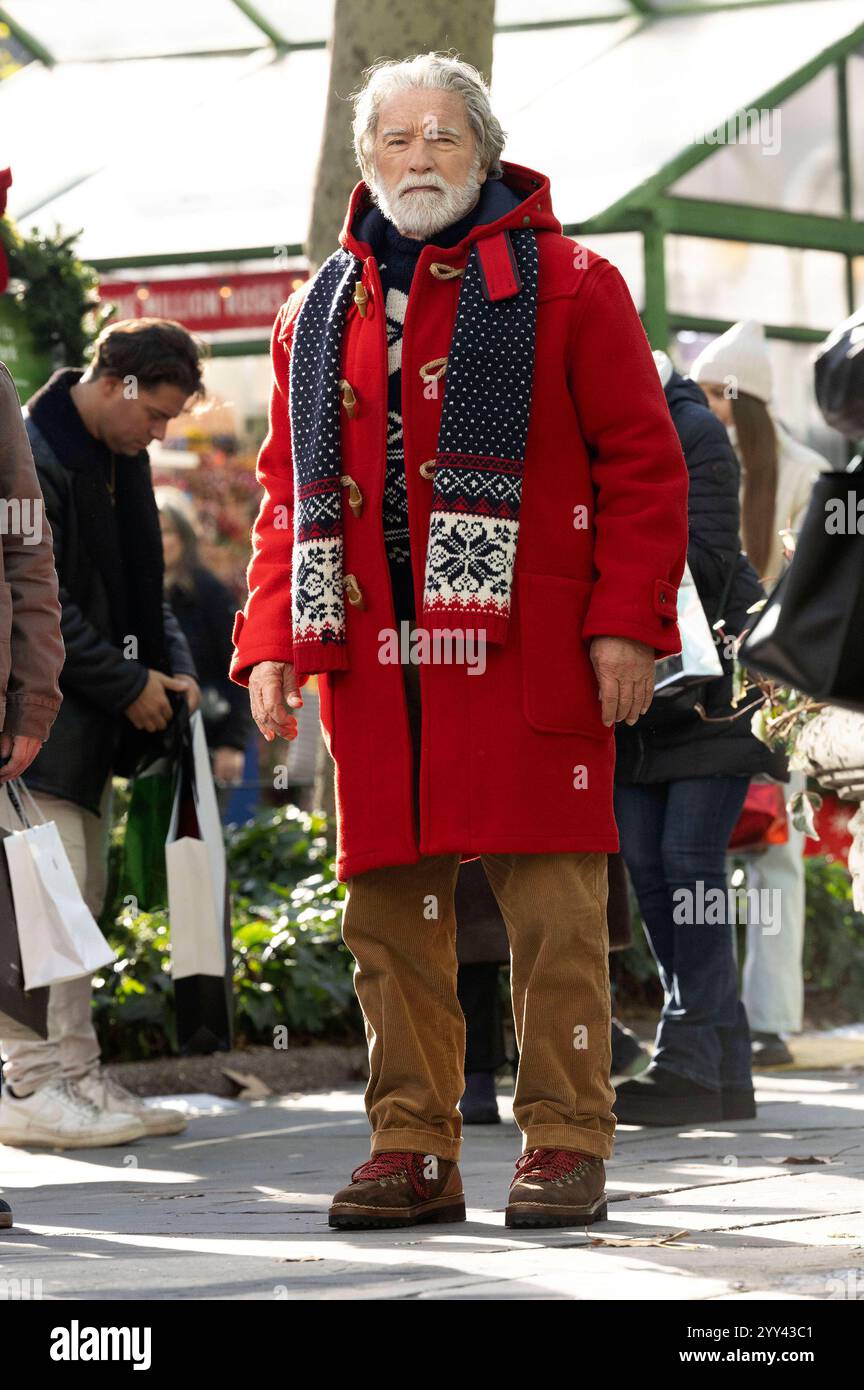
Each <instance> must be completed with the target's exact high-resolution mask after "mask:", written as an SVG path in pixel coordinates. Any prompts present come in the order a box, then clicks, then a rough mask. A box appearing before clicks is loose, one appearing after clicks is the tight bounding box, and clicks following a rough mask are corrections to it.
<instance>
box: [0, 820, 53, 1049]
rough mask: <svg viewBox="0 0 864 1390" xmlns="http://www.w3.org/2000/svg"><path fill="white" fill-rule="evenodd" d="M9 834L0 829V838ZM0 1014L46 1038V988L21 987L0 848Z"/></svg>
mask: <svg viewBox="0 0 864 1390" xmlns="http://www.w3.org/2000/svg"><path fill="white" fill-rule="evenodd" d="M11 833H12V832H11V831H9V830H2V829H0V839H4V840H5V839H6V838H7V836H9V835H10V834H11ZM0 1013H4V1014H7V1015H8V1017H9V1018H14V1020H15V1022H16V1023H23V1024H24V1026H25V1028H30V1029H32V1030H33V1032H34V1033H37V1034H38V1036H39V1037H40V1038H47V1037H48V987H47V985H46V986H45V987H44V988H41V989H29V990H28V989H25V988H24V971H23V968H22V965H21V947H20V945H19V942H18V922H17V918H16V916H15V903H14V901H13V898H12V884H11V883H10V881H9V865H8V864H7V862H6V851H5V849H4V848H3V846H2V845H0Z"/></svg>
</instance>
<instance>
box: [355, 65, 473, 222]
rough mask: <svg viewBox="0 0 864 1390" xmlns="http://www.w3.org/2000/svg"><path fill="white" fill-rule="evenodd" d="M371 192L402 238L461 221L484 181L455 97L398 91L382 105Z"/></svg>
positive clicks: (429, 91) (462, 108)
mask: <svg viewBox="0 0 864 1390" xmlns="http://www.w3.org/2000/svg"><path fill="white" fill-rule="evenodd" d="M372 162H373V166H374V171H375V172H374V178H373V192H374V194H375V197H376V200H377V202H378V204H379V206H380V208H381V211H382V212H383V213H384V215H385V217H389V218H390V220H391V221H392V222H393V223H394V224H395V225H396V227H397V229H398V230H399V232H401V234H402V235H403V236H408V237H414V238H416V239H418V240H424V239H425V238H427V237H430V236H433V235H434V234H435V232H438V231H440V230H441V228H442V227H447V226H449V225H450V224H451V223H452V222H456V221H458V220H459V218H460V217H463V216H464V215H465V213H466V212H468V211H469V209H470V208H472V207H473V206H474V204H475V203H476V201H477V198H478V196H479V192H480V187H481V185H482V184H483V183H484V182H485V180H486V171H485V169H478V168H476V163H477V142H476V140H475V138H474V133H473V131H472V130H471V127H470V125H469V122H468V117H467V114H466V111H465V103H464V101H463V100H462V98H461V97H460V96H457V95H456V93H455V92H438V91H435V90H432V89H420V90H408V91H404V92H397V93H395V94H394V95H393V96H392V97H389V98H388V99H387V100H386V101H384V102H382V104H381V107H380V109H379V111H378V126H377V129H376V131H375V141H374V144H373V148H372Z"/></svg>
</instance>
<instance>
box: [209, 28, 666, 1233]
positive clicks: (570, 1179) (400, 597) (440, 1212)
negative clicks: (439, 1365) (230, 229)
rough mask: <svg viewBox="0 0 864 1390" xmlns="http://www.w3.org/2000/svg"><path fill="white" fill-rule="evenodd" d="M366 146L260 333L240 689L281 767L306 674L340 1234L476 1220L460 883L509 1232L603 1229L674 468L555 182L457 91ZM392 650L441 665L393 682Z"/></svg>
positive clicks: (451, 86)
mask: <svg viewBox="0 0 864 1390" xmlns="http://www.w3.org/2000/svg"><path fill="white" fill-rule="evenodd" d="M354 144H355V151H356V154H357V159H358V163H359V165H360V169H361V172H362V174H363V181H362V182H361V183H359V184H358V185H357V186H356V188H355V189H354V192H353V194H352V197H351V202H350V206H349V209H348V213H347V216H346V219H345V223H344V226H343V229H342V233H341V235H340V238H339V241H340V249H339V250H338V251H336V252H334V254H333V255H332V256H330V257H328V259H327V260H326V261H325V262H324V264H323V265H322V266H321V268H320V270H319V271H318V272H317V274H316V275H315V276H314V277H313V279H312V280H311V281H310V282H309V283H308V284H307V285H306V286H304V288H303V289H302V290H301V291H298V292H297V294H296V295H294V296H292V298H291V299H290V300H289V301H288V302H287V304H286V305H285V306H284V307H283V309H282V311H281V313H280V315H279V317H278V319H277V322H276V324H275V327H274V332H273V344H272V352H273V372H274V383H273V393H272V397H271V407H270V432H269V434H268V437H267V439H266V440H265V443H264V445H263V448H262V452H261V456H260V459H259V465H258V474H259V478H260V479H261V481H262V482H263V484H264V486H265V495H264V499H263V501H262V505H261V511H260V513H259V516H258V520H257V522H256V524H255V528H254V532H253V555H252V561H251V563H250V567H249V575H248V579H249V599H248V601H247V604H246V608H245V610H244V611H243V612H242V613H240V614H238V617H237V622H236V625H235V631H234V641H235V647H236V653H235V658H234V661H233V663H232V676H233V678H234V679H235V680H237V681H238V682H239V683H241V684H248V686H249V689H250V696H251V703H252V712H253V715H254V716H255V719H256V722H257V724H258V726H259V728H260V729H261V731H262V732H263V733H264V735H265V737H267V738H268V739H273V738H275V737H277V736H281V737H283V738H288V739H290V738H292V737H294V736H295V735H296V728H297V722H296V711H297V710H298V709H299V708H300V707H301V706H302V697H301V694H300V687H302V685H303V684H304V682H305V681H306V680H308V678H309V676H310V675H312V674H316V675H317V676H318V686H319V692H320V711H321V723H322V727H323V730H324V736H325V739H326V742H327V746H328V749H329V751H330V754H331V755H332V757H333V760H334V763H335V785H336V804H337V854H336V873H337V876H338V878H339V879H340V881H343V882H345V883H346V884H347V897H346V903H345V915H344V919H343V927H342V934H343V939H344V941H345V943H346V945H347V946H348V948H349V950H350V951H351V953H352V955H353V956H354V958H355V961H356V969H355V973H354V983H355V988H356V991H357V995H358V998H359V1001H360V1004H361V1007H362V1010H363V1015H364V1019H365V1026H366V1036H367V1040H368V1045H369V1065H370V1078H369V1085H368V1087H367V1091H366V1109H367V1114H368V1116H369V1120H370V1124H371V1127H372V1157H371V1159H370V1160H369V1161H367V1162H366V1163H363V1164H361V1166H360V1167H359V1168H357V1169H355V1170H354V1172H353V1174H352V1180H351V1183H350V1184H349V1185H348V1186H347V1187H345V1188H344V1189H343V1190H342V1191H340V1192H338V1193H337V1194H336V1196H335V1198H334V1200H333V1204H332V1206H331V1209H330V1217H329V1219H330V1224H331V1225H333V1226H337V1227H349V1228H361V1227H376V1226H407V1225H412V1224H414V1223H416V1222H422V1221H436V1222H442V1221H458V1220H464V1219H465V1201H464V1195H463V1191H462V1182H461V1178H460V1175H459V1169H458V1167H457V1161H458V1159H459V1157H460V1152H461V1143H462V1130H461V1126H462V1117H461V1115H460V1113H459V1109H458V1102H459V1100H460V1097H461V1095H462V1092H463V1089H464V1055H465V1021H464V1018H463V1016H462V1012H461V1009H460V1007H459V1001H458V997H457V990H456V977H457V962H456V951H455V930H456V922H455V915H454V907H453V901H454V890H455V885H456V879H457V875H458V871H459V865H460V862H463V861H467V860H470V859H475V858H478V857H479V858H480V860H481V862H482V864H483V868H484V870H485V872H486V875H487V877H488V879H489V882H490V884H491V886H492V888H493V891H494V893H495V896H496V898H497V900H498V903H499V906H500V908H501V912H502V915H503V917H504V920H505V923H506V925H507V929H508V934H509V937H510V945H511V953H512V993H513V1005H514V1019H515V1026H516V1039H517V1044H518V1047H519V1053H520V1066H519V1074H518V1077H517V1082H516V1088H515V1095H514V1106H513V1110H514V1117H515V1119H516V1123H517V1125H518V1126H519V1128H520V1130H521V1131H522V1136H523V1152H522V1156H521V1157H520V1158H519V1160H518V1162H517V1165H516V1173H515V1176H514V1179H513V1183H512V1185H511V1188H510V1199H509V1203H508V1206H507V1213H506V1221H507V1224H508V1225H513V1226H566V1225H572V1224H579V1223H588V1222H593V1221H598V1220H602V1219H604V1218H605V1214H606V1199H605V1170H604V1163H603V1160H604V1159H605V1158H607V1157H608V1156H609V1155H610V1154H611V1152H612V1145H613V1136H614V1130H615V1119H614V1115H613V1113H612V1102H613V1100H614V1092H613V1090H612V1088H611V1086H610V1084H609V1067H610V1061H611V1035H610V1016H611V1011H610V998H609V972H608V930H607V925H606V893H607V884H606V856H607V854H608V853H609V852H611V851H614V850H617V849H618V835H617V830H616V827H615V819H614V814H613V808H612V775H613V768H614V757H615V752H614V737H613V731H614V724H615V721H616V720H626V721H628V722H630V723H633V722H635V720H636V719H637V718H638V717H639V716H640V714H641V713H642V712H643V711H644V710H646V709H647V707H648V705H649V703H650V701H651V697H652V687H653V675H654V661H655V659H656V658H657V657H658V656H662V655H665V654H667V653H671V652H676V651H678V650H679V648H680V642H679V639H678V632H677V626H676V596H677V585H678V583H679V580H680V578H681V574H682V570H683V564H684V555H685V551H686V542H687V515H686V491H687V477H686V470H685V467H684V461H683V457H682V454H681V450H680V446H679V444H678V438H677V435H676V434H675V431H674V428H673V426H672V423H671V420H670V418H669V412H668V410H667V408H666V402H665V399H664V397H663V392H662V389H661V387H660V383H659V379H658V377H657V372H656V368H655V366H654V360H653V358H652V356H651V351H650V348H649V346H648V342H647V340H646V338H645V334H644V331H643V329H642V325H641V322H640V320H639V316H638V313H637V312H636V309H635V306H634V304H633V301H632V299H631V298H630V295H629V293H628V291H627V287H626V285H625V283H624V281H623V279H622V277H621V275H620V274H619V272H618V271H617V270H616V269H615V267H614V266H612V265H610V263H609V262H608V261H606V260H605V259H604V258H603V257H601V256H597V255H595V254H593V253H592V252H590V251H588V250H587V249H586V248H584V247H581V246H579V245H577V244H576V243H575V242H573V241H572V240H570V239H569V238H568V237H565V236H563V235H562V230H561V223H560V222H559V221H558V219H557V218H556V217H555V215H554V213H553V211H552V206H551V197H550V191H549V180H548V179H547V178H546V177H545V176H544V175H542V174H539V173H537V172H536V171H535V170H533V169H528V168H524V167H522V166H520V165H516V164H510V163H506V162H502V161H501V159H500V155H501V151H502V149H503V145H504V133H503V131H502V130H501V127H500V125H499V123H498V121H497V120H496V118H495V116H494V114H493V112H492V110H491V106H490V101H489V94H488V90H487V88H486V85H485V83H484V82H483V79H482V78H481V76H480V74H479V73H478V72H476V70H475V69H474V68H471V67H470V66H469V65H468V64H467V63H463V62H461V61H459V60H458V59H454V58H451V57H445V56H441V55H438V54H422V55H419V56H418V57H416V58H413V59H410V60H407V61H405V62H392V63H391V62H384V63H381V64H378V65H376V67H375V68H373V69H372V70H371V71H370V73H369V74H367V80H366V83H365V85H364V87H363V89H362V91H360V92H359V93H358V94H357V96H356V98H355V117H354ZM613 363H614V367H615V370H614V371H611V370H610V367H611V365H612V364H613ZM406 632H407V633H408V634H410V635H411V637H412V639H413V637H414V635H417V636H418V637H423V638H428V639H432V640H429V641H425V642H423V643H421V644H420V649H419V653H417V654H415V651H414V645H413V640H412V643H411V644H410V645H411V657H410V659H409V660H408V661H405V660H396V659H394V657H393V651H394V649H395V650H398V651H399V652H400V653H401V652H404V650H405V646H406V644H405V643H404V642H401V641H397V640H396V639H397V638H399V637H404V636H405V635H406ZM452 637H455V638H457V639H458V641H457V650H458V651H459V652H461V653H463V656H459V655H457V658H456V659H455V660H453V659H452V652H449V653H448V652H445V653H444V654H443V655H442V654H441V644H440V643H438V642H436V641H435V640H434V639H437V638H452ZM476 641H479V642H480V643H481V645H482V652H483V660H482V661H480V662H478V661H474V660H471V659H464V653H466V652H469V651H470V652H472V654H473V653H474V652H475V651H476V650H477V648H476V646H475V642H476ZM430 648H431V655H430Z"/></svg>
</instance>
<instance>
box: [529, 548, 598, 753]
mask: <svg viewBox="0 0 864 1390" xmlns="http://www.w3.org/2000/svg"><path fill="white" fill-rule="evenodd" d="M517 583H518V587H519V628H520V634H521V642H522V693H523V702H524V710H525V718H526V719H527V720H528V723H529V724H530V725H531V727H532V729H537V730H539V731H540V732H541V733H550V734H583V735H584V736H585V737H587V738H596V739H606V738H610V737H612V734H613V729H611V728H606V726H605V725H604V723H603V720H602V719H601V717H600V692H599V687H598V685H597V677H596V676H595V675H594V668H593V666H592V665H591V660H590V657H589V655H588V647H587V644H586V643H585V642H583V640H582V627H583V624H584V622H585V615H586V613H587V611H588V605H589V603H590V602H591V594H592V592H593V589H594V585H593V584H592V583H590V582H588V581H586V580H582V579H568V578H565V577H562V576H559V575H552V574H524V573H520V574H519V576H518V580H517Z"/></svg>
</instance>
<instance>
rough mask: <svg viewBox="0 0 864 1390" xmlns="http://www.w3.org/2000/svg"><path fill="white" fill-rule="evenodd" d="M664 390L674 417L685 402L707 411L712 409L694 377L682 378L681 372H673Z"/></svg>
mask: <svg viewBox="0 0 864 1390" xmlns="http://www.w3.org/2000/svg"><path fill="white" fill-rule="evenodd" d="M664 389H665V392H666V400H667V402H668V405H669V409H670V411H671V412H672V414H673V416H674V414H675V410H676V409H677V408H678V407H679V406H681V405H683V404H684V403H685V402H689V403H690V404H691V405H701V406H704V408H705V409H706V410H710V409H711V407H710V406H709V404H708V397H707V396H706V395H705V392H704V391H703V390H702V387H701V386H700V385H699V383H698V381H694V380H693V379H692V377H689V376H682V375H681V373H680V372H676V371H673V372H672V375H671V377H670V378H669V380H668V382H667V383H666V386H665V388H664Z"/></svg>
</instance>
